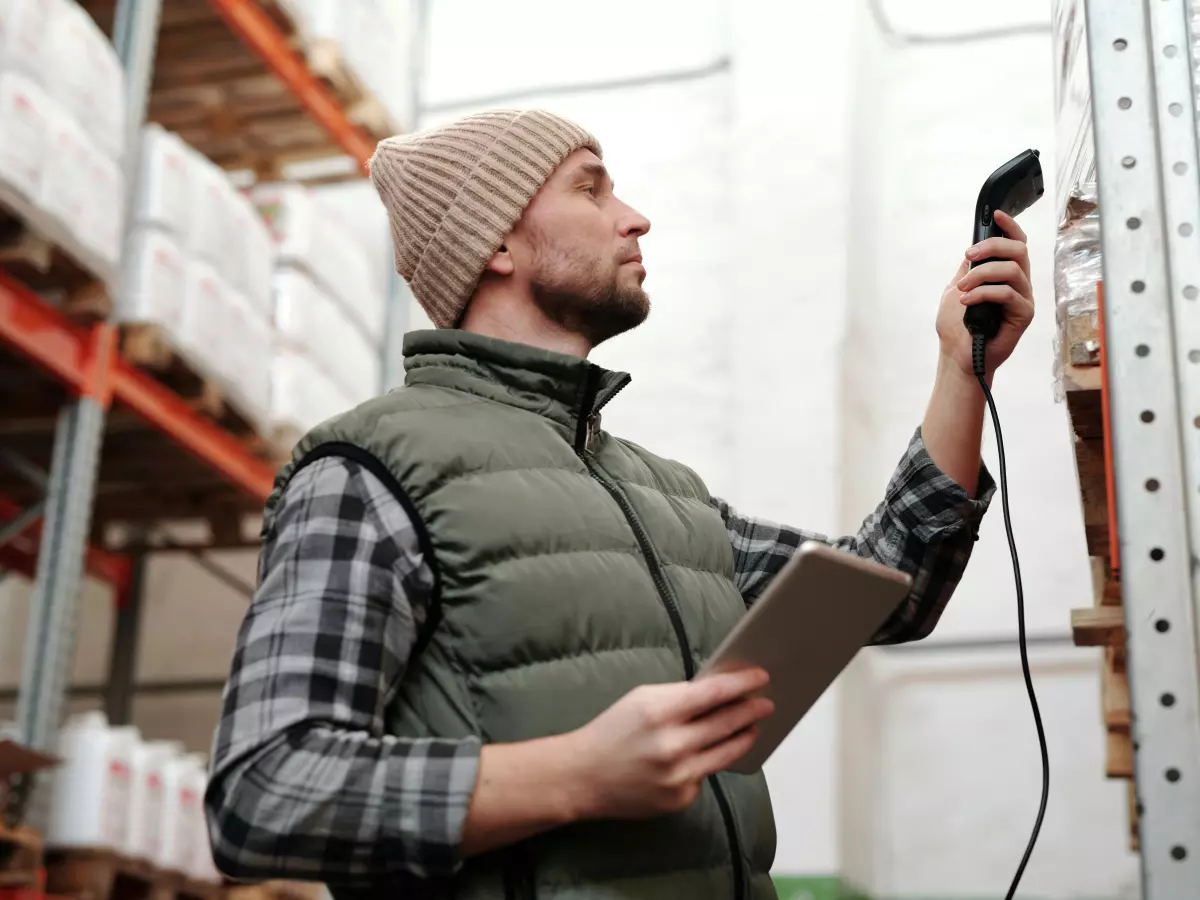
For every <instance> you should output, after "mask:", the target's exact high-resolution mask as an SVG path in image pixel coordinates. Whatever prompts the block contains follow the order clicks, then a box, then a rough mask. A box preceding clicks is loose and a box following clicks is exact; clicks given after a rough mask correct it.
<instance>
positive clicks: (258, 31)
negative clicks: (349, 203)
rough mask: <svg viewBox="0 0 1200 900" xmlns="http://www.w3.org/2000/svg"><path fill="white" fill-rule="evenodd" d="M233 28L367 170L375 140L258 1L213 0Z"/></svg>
mask: <svg viewBox="0 0 1200 900" xmlns="http://www.w3.org/2000/svg"><path fill="white" fill-rule="evenodd" d="M209 2H210V3H212V5H213V7H214V8H215V9H216V11H217V13H218V14H219V15H220V16H221V18H222V19H224V20H225V22H226V24H227V25H228V26H229V27H230V29H231V30H232V31H233V32H234V33H235V34H236V35H237V36H238V37H240V38H241V39H242V41H243V42H245V44H246V46H247V47H249V48H250V49H251V50H252V51H254V53H255V54H256V55H257V56H258V57H259V58H260V59H261V60H262V61H263V62H264V63H265V64H266V65H267V67H268V68H269V69H271V71H273V72H274V73H275V74H276V75H278V76H279V78H280V80H281V81H283V83H284V84H285V85H286V86H287V88H288V90H289V91H291V92H292V94H293V96H295V98H296V99H297V100H298V101H299V102H300V105H301V106H303V107H304V108H305V109H306V110H307V111H308V114H309V115H310V116H312V118H313V120H314V121H315V122H316V123H317V124H318V125H320V126H321V127H322V128H324V129H325V131H326V132H328V133H329V136H330V137H332V138H333V139H334V141H336V142H337V144H338V146H339V147H341V148H342V149H343V150H345V151H346V153H348V154H349V155H350V156H351V157H353V158H354V159H355V160H356V161H357V162H358V164H359V166H360V167H361V168H362V170H363V172H364V174H365V173H366V170H367V160H368V159H370V157H371V154H372V153H374V152H375V145H374V143H373V142H372V141H371V140H370V139H369V138H368V137H367V136H366V135H365V134H364V133H363V132H362V131H361V130H360V129H359V128H358V126H357V125H355V124H354V123H353V122H351V121H350V119H349V117H348V116H347V115H346V111H345V110H344V109H343V108H342V105H341V104H340V103H338V101H337V99H336V98H335V97H334V96H333V93H332V92H330V91H329V90H328V89H327V88H326V87H325V86H324V85H323V84H321V82H320V81H318V80H317V78H316V77H315V76H314V75H313V73H312V72H311V71H310V70H309V68H308V65H307V64H306V63H305V62H304V60H303V59H301V58H300V57H299V56H298V55H297V54H296V52H295V51H294V50H292V48H291V47H290V46H289V45H288V42H287V38H285V37H284V36H283V34H281V33H280V31H279V29H278V28H277V27H276V26H275V23H274V22H272V21H271V17H270V16H268V15H267V13H266V12H265V11H264V10H263V8H262V7H261V6H259V5H258V3H256V2H255V0H209Z"/></svg>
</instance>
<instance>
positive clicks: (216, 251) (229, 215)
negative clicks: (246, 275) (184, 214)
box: [188, 148, 238, 267]
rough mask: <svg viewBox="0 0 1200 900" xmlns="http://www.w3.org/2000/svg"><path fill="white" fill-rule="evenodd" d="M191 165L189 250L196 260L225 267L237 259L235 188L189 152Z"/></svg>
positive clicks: (207, 162)
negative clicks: (234, 220)
mask: <svg viewBox="0 0 1200 900" xmlns="http://www.w3.org/2000/svg"><path fill="white" fill-rule="evenodd" d="M188 151H189V152H188V158H189V160H190V162H191V166H192V173H191V187H192V191H191V197H192V223H191V226H192V227H191V233H190V235H189V241H188V250H189V251H190V252H191V253H192V255H194V256H196V257H197V258H198V259H202V260H205V261H206V262H210V263H212V264H213V265H216V266H220V267H228V266H229V260H230V259H231V257H232V256H234V255H236V253H237V250H238V247H237V240H238V237H237V234H236V233H235V231H234V224H233V218H234V217H233V212H232V209H231V207H232V206H233V202H234V187H233V185H232V184H231V183H230V181H229V178H228V177H227V176H226V174H225V173H224V172H223V171H222V170H221V169H220V168H218V167H217V166H216V165H214V164H213V163H212V162H211V161H209V160H208V159H207V158H205V157H203V156H201V155H200V154H199V153H197V152H196V151H195V150H192V149H191V148H188Z"/></svg>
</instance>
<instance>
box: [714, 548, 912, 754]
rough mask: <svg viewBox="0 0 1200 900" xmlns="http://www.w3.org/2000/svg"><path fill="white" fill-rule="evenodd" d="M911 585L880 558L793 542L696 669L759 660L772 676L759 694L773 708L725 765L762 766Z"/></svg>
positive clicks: (720, 668) (753, 663)
mask: <svg viewBox="0 0 1200 900" xmlns="http://www.w3.org/2000/svg"><path fill="white" fill-rule="evenodd" d="M911 587H912V578H911V577H910V576H909V575H907V574H905V573H904V572H900V571H897V570H896V569H890V568H888V567H887V566H885V565H883V564H882V563H877V562H875V561H874V560H869V559H863V558H862V557H860V556H855V555H853V554H852V553H849V552H847V551H845V550H837V549H835V548H833V547H830V546H829V545H827V544H823V543H820V542H819V541H805V542H804V543H803V544H801V545H800V547H799V548H798V549H797V551H796V553H795V554H794V555H793V556H792V558H791V559H790V560H788V562H787V564H786V565H784V567H783V568H782V569H780V571H779V573H778V574H777V575H776V576H775V578H774V580H773V581H772V582H771V584H770V585H768V587H767V589H766V590H765V591H764V592H763V594H762V596H761V597H759V598H758V599H757V600H756V601H755V602H754V604H753V605H752V606H751V607H750V610H749V612H747V613H746V615H745V616H744V617H742V619H741V621H740V622H738V624H737V626H736V627H735V628H734V629H733V631H731V632H730V633H729V634H728V635H727V636H726V638H725V640H724V641H722V642H721V644H720V645H719V646H718V647H717V649H716V651H715V652H714V653H713V655H712V656H711V657H710V658H709V659H708V661H707V662H706V663H705V664H704V665H703V666H702V667H701V669H700V671H699V672H697V673H696V677H697V678H704V677H705V676H707V675H712V674H716V673H719V672H728V671H732V670H736V669H739V668H745V667H747V666H759V667H761V668H763V669H766V671H767V672H768V673H769V674H770V676H771V681H770V684H768V685H767V687H766V688H765V689H764V690H763V691H762V696H765V697H769V698H770V699H771V700H772V701H773V702H774V704H775V711H774V712H773V713H772V714H771V715H770V716H768V717H767V718H766V719H763V720H762V721H761V722H759V723H758V740H756V741H755V742H754V746H753V747H751V748H750V751H749V752H748V753H747V754H746V755H745V756H743V757H742V758H741V759H740V760H738V761H737V762H736V763H734V764H733V765H732V766H730V767H729V771H731V772H738V773H740V774H750V773H753V772H757V771H758V770H759V769H760V768H762V765H763V763H764V762H766V760H767V758H768V757H769V756H770V755H771V754H772V753H774V752H775V748H776V747H778V746H779V745H780V743H782V742H783V739H784V738H786V737H787V736H788V734H790V733H791V731H792V729H793V728H794V727H796V723H797V722H799V721H800V719H802V718H803V717H804V715H805V714H806V713H807V712H808V711H809V709H811V708H812V705H813V704H814V703H816V701H817V699H818V698H819V697H820V696H821V695H822V694H823V693H825V689H826V688H828V687H829V685H831V684H832V683H833V681H834V679H835V678H837V676H838V675H839V674H840V673H841V671H842V670H843V669H845V668H846V666H847V665H849V663H850V660H852V659H853V658H854V655H855V654H856V653H857V652H858V651H859V650H860V649H861V648H862V647H863V646H865V645H866V644H867V643H868V642H869V641H870V640H871V638H872V636H874V635H875V633H876V632H877V631H878V630H879V628H880V627H881V626H882V625H883V623H884V622H885V621H887V618H888V616H889V615H891V613H892V611H893V610H895V609H896V607H897V606H899V604H900V601H901V600H903V599H904V598H905V596H907V594H908V592H909V590H910V589H911Z"/></svg>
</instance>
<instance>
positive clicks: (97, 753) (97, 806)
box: [46, 712, 138, 850]
mask: <svg viewBox="0 0 1200 900" xmlns="http://www.w3.org/2000/svg"><path fill="white" fill-rule="evenodd" d="M137 741H138V734H137V729H135V728H133V727H132V726H126V727H122V728H109V727H108V720H107V719H106V718H105V716H104V713H102V712H88V713H84V714H83V715H79V716H74V717H72V718H71V719H70V720H68V722H67V723H66V725H65V727H64V728H63V730H62V732H61V733H60V735H59V741H58V755H59V757H60V758H61V759H62V763H61V765H59V766H58V768H57V769H56V770H55V773H54V781H53V789H52V791H51V794H52V797H51V802H50V817H49V822H48V824H47V827H46V845H47V846H48V847H88V848H97V849H109V850H117V849H119V848H120V847H121V846H122V844H123V843H124V837H125V835H124V832H125V824H126V822H127V821H128V819H129V778H130V771H131V766H132V756H133V752H134V747H135V746H136V744H137Z"/></svg>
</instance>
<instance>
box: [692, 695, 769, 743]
mask: <svg viewBox="0 0 1200 900" xmlns="http://www.w3.org/2000/svg"><path fill="white" fill-rule="evenodd" d="M773 712H775V704H774V703H772V702H771V701H770V700H768V699H767V698H766V697H750V698H747V699H744V700H738V701H736V702H734V703H731V704H729V705H728V706H725V707H722V708H721V709H718V710H717V711H715V712H713V713H710V714H709V715H707V716H703V717H701V718H699V719H697V720H695V721H693V722H691V723H690V724H689V725H688V726H687V737H686V738H685V740H684V751H685V752H687V753H698V752H700V751H702V750H707V749H708V748H710V747H713V746H715V745H716V744H720V743H722V742H724V741H726V740H727V739H728V738H729V737H731V736H732V735H734V734H737V733H738V732H739V731H742V730H744V729H746V728H749V727H750V726H751V725H754V724H755V723H757V722H761V721H762V720H763V719H765V718H766V717H767V716H769V715H771V713H773Z"/></svg>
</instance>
